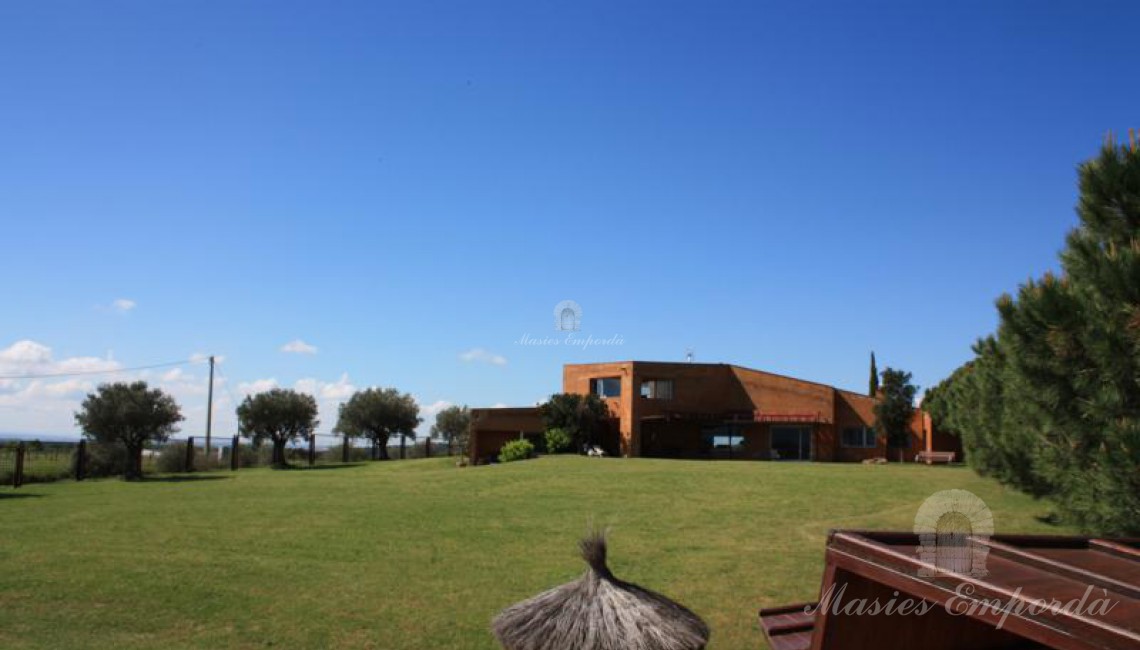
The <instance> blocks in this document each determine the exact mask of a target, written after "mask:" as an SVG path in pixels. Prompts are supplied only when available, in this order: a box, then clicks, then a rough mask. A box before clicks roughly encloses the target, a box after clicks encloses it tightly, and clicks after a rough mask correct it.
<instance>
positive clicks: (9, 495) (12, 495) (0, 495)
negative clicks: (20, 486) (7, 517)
mask: <svg viewBox="0 0 1140 650" xmlns="http://www.w3.org/2000/svg"><path fill="white" fill-rule="evenodd" d="M42 496H43V495H42V494H36V493H35V492H0V501H2V500H4V499H28V498H37V499H38V498H40V497H42Z"/></svg>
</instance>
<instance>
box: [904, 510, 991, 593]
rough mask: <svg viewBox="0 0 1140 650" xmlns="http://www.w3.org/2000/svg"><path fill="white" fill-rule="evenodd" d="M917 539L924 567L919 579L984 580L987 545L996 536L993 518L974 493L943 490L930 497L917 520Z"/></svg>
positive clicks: (988, 550)
mask: <svg viewBox="0 0 1140 650" xmlns="http://www.w3.org/2000/svg"><path fill="white" fill-rule="evenodd" d="M914 533H915V534H916V535H918V539H919V544H920V545H919V547H918V558H919V559H920V560H922V562H923V563H924V565H925V566H923V567H922V568H921V569H919V570H918V575H920V576H923V577H931V576H937V575H943V574H948V573H956V574H959V575H968V576H974V577H976V578H981V577H983V576H985V575H986V574H987V573H988V571H986V556H987V555H989V552H990V549H989V547H988V546H986V545H985V544H979V543H977V542H976V541H974V540H979V541H983V542H984V541H985V540H988V539H989V538H990V536H991V535H993V534H994V515H993V513H992V512H990V509H989V506H987V505H986V502H985V501H982V500H981V499H979V498H978V496H977V495H975V494H974V493H973V492H969V491H967V490H942V491H941V492H935V493H934V494H932V495H930V496H929V497H927V499H926V501H923V502H922V505H921V506H920V507H919V509H918V513H917V514H915V516H914ZM971 538H973V539H971Z"/></svg>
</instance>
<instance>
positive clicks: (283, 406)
mask: <svg viewBox="0 0 1140 650" xmlns="http://www.w3.org/2000/svg"><path fill="white" fill-rule="evenodd" d="M237 418H238V432H239V433H240V434H241V435H242V436H245V437H246V438H250V439H251V440H253V441H254V442H255V443H260V442H263V441H265V440H269V441H270V442H272V443H273V466H274V467H285V466H287V465H288V463H286V462H285V445H287V444H289V442H290V441H292V440H296V439H297V438H307V437H308V436H309V435H311V434H312V433H313V431H315V430H316V428H317V424H319V421H318V420H317V400H316V399H315V398H314V397H313V396H312V395H307V394H305V393H298V392H297V391H295V390H289V389H286V388H274V389H273V390H269V391H266V392H264V393H258V394H257V395H249V396H247V397H246V398H245V399H244V400H243V401H242V403H241V405H239V406H238V408H237Z"/></svg>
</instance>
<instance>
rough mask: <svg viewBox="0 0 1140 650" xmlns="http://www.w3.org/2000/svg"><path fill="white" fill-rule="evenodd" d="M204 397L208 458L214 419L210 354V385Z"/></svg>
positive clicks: (212, 360) (212, 357) (212, 361)
mask: <svg viewBox="0 0 1140 650" xmlns="http://www.w3.org/2000/svg"><path fill="white" fill-rule="evenodd" d="M207 391H208V392H207V397H206V458H207V459H209V458H210V432H211V429H212V428H213V424H214V422H213V420H214V356H213V355H210V387H209V389H207Z"/></svg>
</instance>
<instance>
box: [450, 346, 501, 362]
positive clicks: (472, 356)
mask: <svg viewBox="0 0 1140 650" xmlns="http://www.w3.org/2000/svg"><path fill="white" fill-rule="evenodd" d="M459 359H460V360H461V361H464V362H466V363H476V362H478V363H489V364H491V365H493V366H505V365H507V358H506V357H504V356H503V355H501V354H495V353H493V352H489V351H487V350H484V349H483V348H471V349H470V350H468V351H466V352H464V353H462V354H460V355H459Z"/></svg>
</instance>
